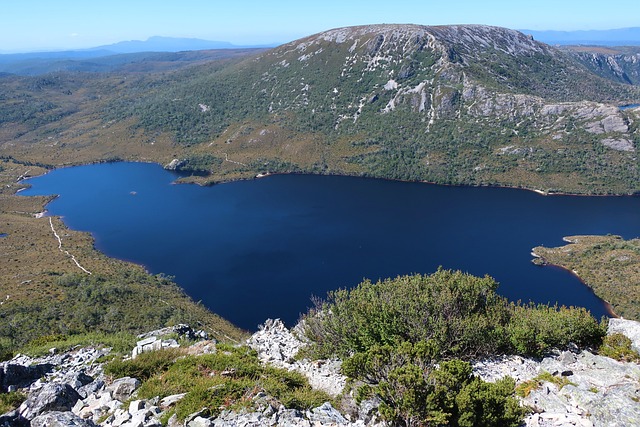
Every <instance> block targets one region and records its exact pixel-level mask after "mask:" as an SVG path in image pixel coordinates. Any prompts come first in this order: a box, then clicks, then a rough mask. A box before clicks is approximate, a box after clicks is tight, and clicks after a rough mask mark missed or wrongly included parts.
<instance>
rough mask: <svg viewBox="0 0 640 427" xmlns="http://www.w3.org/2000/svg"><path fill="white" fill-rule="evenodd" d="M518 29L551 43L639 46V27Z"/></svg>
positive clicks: (538, 39)
mask: <svg viewBox="0 0 640 427" xmlns="http://www.w3.org/2000/svg"><path fill="white" fill-rule="evenodd" d="M520 31H522V32H523V33H525V34H528V35H531V36H533V38H534V39H536V40H537V41H541V42H543V43H547V44H552V45H554V44H559V45H596V46H640V27H633V28H620V29H616V30H592V31H534V30H520Z"/></svg>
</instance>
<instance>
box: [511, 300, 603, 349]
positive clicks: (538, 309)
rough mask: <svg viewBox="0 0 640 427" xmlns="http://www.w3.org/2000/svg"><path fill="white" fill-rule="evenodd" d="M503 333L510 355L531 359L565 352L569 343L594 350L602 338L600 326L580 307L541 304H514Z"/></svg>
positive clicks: (601, 326)
mask: <svg viewBox="0 0 640 427" xmlns="http://www.w3.org/2000/svg"><path fill="white" fill-rule="evenodd" d="M506 331H507V334H508V336H509V341H510V344H511V346H510V352H512V353H516V354H520V355H523V356H534V357H541V356H543V355H544V354H545V353H546V352H548V351H549V350H551V349H553V348H556V349H561V350H562V349H566V348H568V346H569V344H575V345H577V346H579V347H581V348H586V347H591V348H598V346H599V345H600V343H601V342H602V339H603V338H604V336H605V335H606V328H605V327H604V325H600V324H598V321H597V320H596V319H595V318H594V317H593V316H591V314H590V313H589V312H588V311H587V310H586V309H584V308H581V307H571V308H567V307H557V306H553V307H551V306H548V305H542V304H537V305H535V304H529V305H525V306H522V305H516V304H514V305H513V306H512V315H511V319H510V321H509V324H508V326H507V329H506Z"/></svg>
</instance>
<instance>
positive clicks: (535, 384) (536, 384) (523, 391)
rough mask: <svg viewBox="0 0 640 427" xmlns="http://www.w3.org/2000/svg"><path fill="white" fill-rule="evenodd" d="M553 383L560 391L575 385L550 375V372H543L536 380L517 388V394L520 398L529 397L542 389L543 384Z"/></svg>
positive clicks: (565, 379) (533, 379)
mask: <svg viewBox="0 0 640 427" xmlns="http://www.w3.org/2000/svg"><path fill="white" fill-rule="evenodd" d="M545 382H547V383H551V384H554V385H555V386H556V387H558V389H559V390H562V388H563V387H564V386H567V385H573V386H575V384H574V383H572V382H571V381H569V380H568V379H567V378H566V377H562V376H555V375H552V374H550V373H549V372H546V371H543V372H541V373H540V374H539V375H538V376H536V377H535V378H532V379H530V380H529V381H525V382H523V383H520V384H518V385H517V386H516V394H517V395H518V396H520V397H523V398H525V397H527V396H529V394H531V392H532V391H534V390H538V389H539V388H540V387H542V384H543V383H545Z"/></svg>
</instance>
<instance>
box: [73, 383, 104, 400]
mask: <svg viewBox="0 0 640 427" xmlns="http://www.w3.org/2000/svg"><path fill="white" fill-rule="evenodd" d="M103 387H104V380H101V379H97V380H95V381H92V382H90V383H89V384H86V385H83V386H82V387H80V388H77V389H76V391H77V392H78V394H79V395H80V396H82V398H83V399H86V398H87V397H88V396H89V395H91V394H92V393H95V392H97V391H99V390H101V389H102V388H103Z"/></svg>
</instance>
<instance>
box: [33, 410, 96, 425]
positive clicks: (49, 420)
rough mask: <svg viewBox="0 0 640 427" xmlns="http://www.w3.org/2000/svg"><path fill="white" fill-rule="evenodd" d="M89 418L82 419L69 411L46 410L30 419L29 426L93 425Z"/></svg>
mask: <svg viewBox="0 0 640 427" xmlns="http://www.w3.org/2000/svg"><path fill="white" fill-rule="evenodd" d="M95 426H96V425H95V424H94V423H93V421H91V420H84V419H82V418H80V417H78V416H77V415H74V414H73V413H71V412H47V413H46V414H42V415H38V416H37V417H35V418H34V419H33V420H31V427H95Z"/></svg>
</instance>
